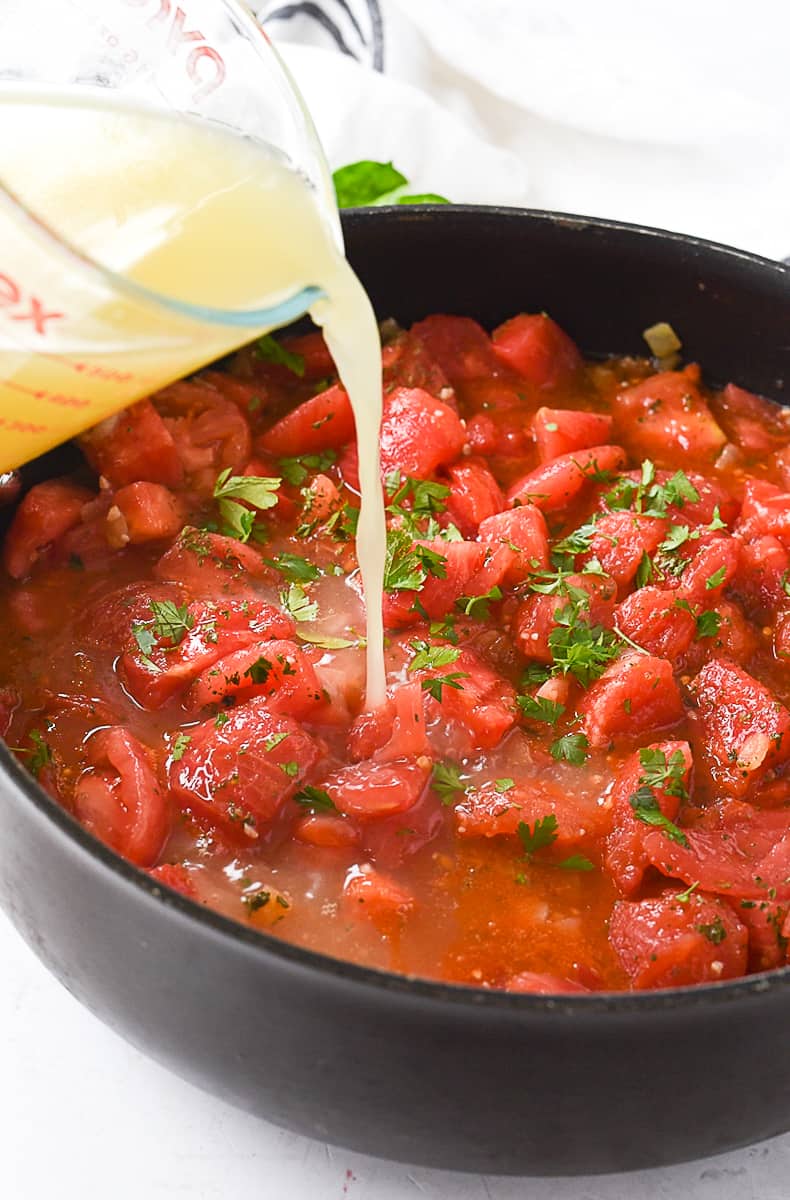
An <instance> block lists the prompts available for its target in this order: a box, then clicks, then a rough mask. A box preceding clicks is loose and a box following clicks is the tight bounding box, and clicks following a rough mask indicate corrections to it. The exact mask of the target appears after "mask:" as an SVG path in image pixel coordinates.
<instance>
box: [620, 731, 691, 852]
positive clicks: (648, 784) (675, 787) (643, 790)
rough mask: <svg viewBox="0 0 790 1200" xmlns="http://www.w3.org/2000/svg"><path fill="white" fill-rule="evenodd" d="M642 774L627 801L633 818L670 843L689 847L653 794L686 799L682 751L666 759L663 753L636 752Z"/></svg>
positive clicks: (648, 748)
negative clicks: (650, 826)
mask: <svg viewBox="0 0 790 1200" xmlns="http://www.w3.org/2000/svg"><path fill="white" fill-rule="evenodd" d="M639 762H640V764H641V767H642V772H641V774H640V777H639V786H638V788H637V790H636V791H635V792H634V793H633V794H632V795H631V796H629V798H628V802H629V804H630V805H631V808H632V809H633V811H634V816H635V817H636V819H637V820H638V821H642V822H644V824H645V825H652V826H654V827H655V828H657V829H661V830H662V831H663V832H664V833H665V834H666V836H667V837H668V838H669V840H670V841H672V842H677V844H678V845H679V846H688V839H687V837H686V835H685V833H684V832H683V830H682V829H680V828H679V827H678V826H677V825H676V824H675V823H674V821H670V819H669V817H667V816H665V815H664V813H663V812H662V811H661V805H660V804H659V802H658V797H657V796H656V791H662V792H664V793H665V794H666V795H668V796H678V797H680V798H681V799H686V798H687V797H688V792H687V791H686V785H685V777H686V760H685V758H684V756H683V752H682V751H681V750H675V751H674V752H673V753H672V754H670V756H669V758H667V756H666V754H665V753H664V751H663V750H656V749H653V748H651V747H649V746H648V747H645V748H644V749H642V750H640V751H639Z"/></svg>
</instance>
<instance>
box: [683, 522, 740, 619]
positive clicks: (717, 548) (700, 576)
mask: <svg viewBox="0 0 790 1200" xmlns="http://www.w3.org/2000/svg"><path fill="white" fill-rule="evenodd" d="M740 561H741V543H740V542H739V541H738V539H737V538H732V537H716V536H711V537H710V539H709V540H707V541H704V542H700V543H699V548H698V549H697V550H696V552H695V554H694V557H693V558H692V559H691V561H690V562H689V564H688V566H686V567H685V568H684V571H683V574H682V575H681V576H680V594H681V595H682V596H684V597H685V598H686V599H687V600H690V601H691V602H692V603H696V604H703V605H705V606H706V607H708V606H710V605H711V604H714V603H715V602H716V601H717V600H718V599H719V597H720V596H721V593H722V592H723V590H724V589H725V588H726V587H727V586H728V584H730V583H731V582H732V580H733V579H734V578H735V575H736V572H737V570H738V565H739V563H740Z"/></svg>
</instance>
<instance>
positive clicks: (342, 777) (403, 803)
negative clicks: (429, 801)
mask: <svg viewBox="0 0 790 1200" xmlns="http://www.w3.org/2000/svg"><path fill="white" fill-rule="evenodd" d="M429 775H430V761H428V762H427V763H423V764H422V765H421V764H420V763H418V762H416V761H415V760H413V759H407V758H402V759H395V760H392V761H389V762H359V763H350V764H349V765H348V766H347V767H342V768H341V769H340V770H339V771H336V772H335V773H334V774H333V775H330V776H329V778H328V779H326V780H324V783H323V785H322V786H323V788H324V790H325V791H326V792H327V793H328V794H329V796H330V797H331V799H332V802H333V803H334V805H335V808H337V809H338V810H339V811H340V812H341V813H344V814H345V815H346V816H347V817H355V818H356V819H357V820H372V819H373V818H375V817H388V816H391V815H392V814H393V813H404V812H406V811H407V809H409V808H411V807H412V805H414V804H416V802H417V801H418V800H419V798H420V795H421V794H422V791H423V789H424V788H425V785H426V783H427V782H428V776H429Z"/></svg>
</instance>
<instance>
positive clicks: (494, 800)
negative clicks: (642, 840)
mask: <svg viewBox="0 0 790 1200" xmlns="http://www.w3.org/2000/svg"><path fill="white" fill-rule="evenodd" d="M551 814H553V815H554V816H555V817H556V818H557V829H556V835H557V836H556V839H555V841H554V842H553V843H552V846H551V849H550V850H547V851H541V854H540V858H541V859H543V856H544V854H545V855H546V861H548V862H551V861H552V860H553V859H554V858H555V857H556V855H557V854H559V855H560V856H563V855H567V854H570V853H572V852H573V851H575V850H580V849H581V850H585V851H590V852H593V851H594V849H595V843H596V840H597V839H599V838H600V837H601V836H602V834H604V833H606V832H607V831H608V829H609V826H610V824H611V818H610V814H609V812H608V811H607V810H606V809H604V808H602V807H601V806H599V805H598V804H597V802H596V801H595V800H584V799H581V798H580V797H578V796H576V795H573V794H571V793H569V792H568V790H567V789H566V788H563V787H561V786H560V785H559V784H556V783H552V782H551V781H549V780H546V779H539V778H536V779H533V780H530V781H529V782H524V783H517V784H516V785H515V786H514V787H512V788H508V790H507V791H505V792H500V791H498V790H497V787H496V783H495V782H494V781H487V782H486V783H483V784H481V785H480V787H478V788H475V789H472V790H469V791H467V793H466V794H465V795H464V796H462V797H461V799H460V800H459V801H458V802H457V803H456V804H455V806H454V810H453V817H454V819H455V825H456V832H457V834H458V836H459V837H461V838H475V837H478V838H480V837H482V838H492V837H513V836H515V835H516V833H517V832H518V826H519V824H520V823H521V822H522V821H524V822H526V824H527V825H530V826H534V824H535V822H536V821H540V820H542V819H543V818H544V817H546V816H548V815H551Z"/></svg>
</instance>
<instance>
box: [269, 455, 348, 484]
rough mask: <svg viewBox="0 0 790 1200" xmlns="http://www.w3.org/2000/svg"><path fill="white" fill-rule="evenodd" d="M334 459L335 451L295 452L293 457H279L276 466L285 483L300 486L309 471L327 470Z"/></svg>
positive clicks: (335, 456) (335, 457)
mask: <svg viewBox="0 0 790 1200" xmlns="http://www.w3.org/2000/svg"><path fill="white" fill-rule="evenodd" d="M336 459H337V453H336V451H334V450H324V451H323V452H322V453H321V454H297V455H296V456H294V457H293V458H281V459H279V461H278V466H279V468H280V471H281V473H282V477H283V479H284V480H285V481H286V483H290V484H292V485H293V486H294V487H301V486H302V484H303V483H304V481H305V480H306V479H307V476H308V475H309V474H310V472H311V471H322V472H323V471H328V470H329V468H330V467H331V466H332V463H333V462H335V460H336Z"/></svg>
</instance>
